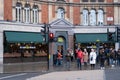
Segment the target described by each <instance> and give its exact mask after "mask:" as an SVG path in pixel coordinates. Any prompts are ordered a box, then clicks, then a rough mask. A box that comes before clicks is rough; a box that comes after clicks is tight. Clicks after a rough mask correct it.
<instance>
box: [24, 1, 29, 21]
mask: <svg viewBox="0 0 120 80" xmlns="http://www.w3.org/2000/svg"><path fill="white" fill-rule="evenodd" d="M25 23H30V4H27V3H26V4H25Z"/></svg>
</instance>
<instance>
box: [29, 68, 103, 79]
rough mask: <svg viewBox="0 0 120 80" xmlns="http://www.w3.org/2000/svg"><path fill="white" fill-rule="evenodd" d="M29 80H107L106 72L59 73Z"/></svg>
mask: <svg viewBox="0 0 120 80" xmlns="http://www.w3.org/2000/svg"><path fill="white" fill-rule="evenodd" d="M27 80H105V74H104V70H82V71H80V70H79V71H59V72H51V73H48V74H44V75H40V76H36V77H32V78H29V79H27Z"/></svg>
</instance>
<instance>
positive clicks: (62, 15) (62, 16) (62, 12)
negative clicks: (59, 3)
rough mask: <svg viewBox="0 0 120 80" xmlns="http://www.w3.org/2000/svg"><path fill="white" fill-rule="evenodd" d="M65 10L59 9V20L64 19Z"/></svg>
mask: <svg viewBox="0 0 120 80" xmlns="http://www.w3.org/2000/svg"><path fill="white" fill-rule="evenodd" d="M64 13H65V11H64V9H63V8H58V10H57V18H64Z"/></svg>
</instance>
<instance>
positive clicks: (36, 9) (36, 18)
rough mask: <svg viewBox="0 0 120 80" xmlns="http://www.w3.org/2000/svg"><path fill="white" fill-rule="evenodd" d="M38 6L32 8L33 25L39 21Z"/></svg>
mask: <svg viewBox="0 0 120 80" xmlns="http://www.w3.org/2000/svg"><path fill="white" fill-rule="evenodd" d="M38 10H39V9H38V6H37V5H34V6H33V23H38V19H39V11H38Z"/></svg>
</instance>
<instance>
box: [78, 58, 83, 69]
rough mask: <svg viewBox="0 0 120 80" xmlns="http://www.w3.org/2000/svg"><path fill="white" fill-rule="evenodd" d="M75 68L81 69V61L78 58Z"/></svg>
mask: <svg viewBox="0 0 120 80" xmlns="http://www.w3.org/2000/svg"><path fill="white" fill-rule="evenodd" d="M77 68H78V69H82V65H81V59H80V58H77Z"/></svg>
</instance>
